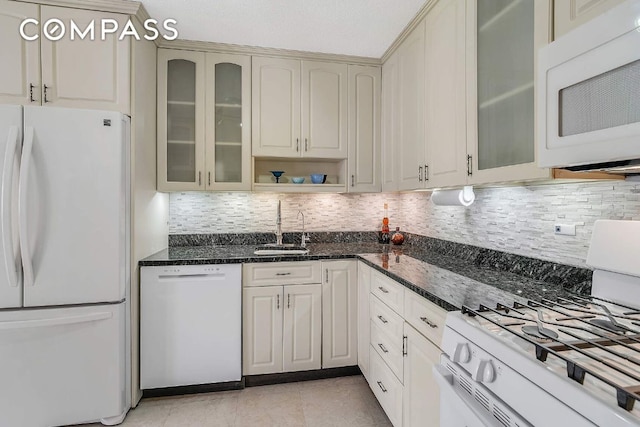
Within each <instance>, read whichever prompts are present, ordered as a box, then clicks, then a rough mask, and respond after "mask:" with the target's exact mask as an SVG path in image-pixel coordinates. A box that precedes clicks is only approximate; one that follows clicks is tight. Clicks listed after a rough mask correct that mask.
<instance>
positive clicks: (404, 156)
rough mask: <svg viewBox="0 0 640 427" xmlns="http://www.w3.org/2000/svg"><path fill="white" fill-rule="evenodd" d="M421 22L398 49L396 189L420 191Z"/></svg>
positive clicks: (421, 169)
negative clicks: (418, 189)
mask: <svg viewBox="0 0 640 427" xmlns="http://www.w3.org/2000/svg"><path fill="white" fill-rule="evenodd" d="M424 25H425V24H424V21H422V22H421V23H420V24H419V25H418V26H417V27H416V28H415V29H414V30H413V32H411V34H409V36H408V37H407V38H406V39H405V40H404V41H403V42H402V44H401V45H400V47H399V48H398V78H399V81H400V84H399V87H398V89H399V100H398V127H399V132H398V133H399V135H398V136H399V139H398V141H397V146H396V151H397V158H396V159H395V162H396V163H395V164H396V168H397V171H396V173H397V178H398V189H399V190H414V189H417V188H422V187H423V181H422V173H423V168H424V144H425V142H424V141H425V140H424V124H425V116H424V103H425V92H424V86H425V78H424V65H425V58H424V54H425V39H424V35H425V26H424Z"/></svg>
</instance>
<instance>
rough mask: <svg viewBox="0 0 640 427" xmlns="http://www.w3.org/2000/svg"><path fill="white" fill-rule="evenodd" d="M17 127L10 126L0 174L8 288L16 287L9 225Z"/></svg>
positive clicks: (11, 236)
mask: <svg viewBox="0 0 640 427" xmlns="http://www.w3.org/2000/svg"><path fill="white" fill-rule="evenodd" d="M18 137H19V133H18V127H17V126H11V127H10V128H9V135H8V136H7V147H6V149H5V152H4V165H3V169H2V171H3V173H2V212H0V215H1V216H2V219H1V223H2V250H3V251H4V263H5V267H6V270H7V279H8V280H9V286H11V287H14V288H15V287H17V286H18V271H17V270H16V262H15V259H14V258H13V236H14V230H13V227H12V223H11V197H12V196H13V163H14V158H15V154H16V150H17V149H18Z"/></svg>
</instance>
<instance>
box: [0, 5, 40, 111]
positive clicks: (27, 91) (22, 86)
mask: <svg viewBox="0 0 640 427" xmlns="http://www.w3.org/2000/svg"><path fill="white" fill-rule="evenodd" d="M39 10H40V7H39V6H38V5H36V4H31V3H20V2H16V1H9V0H0V40H2V49H0V63H1V64H2V67H1V68H0V104H20V105H29V104H31V103H32V102H33V103H34V105H35V104H40V95H41V94H40V39H38V40H34V41H30V42H28V41H26V40H24V39H23V38H22V37H20V30H19V29H20V23H21V22H22V21H23V20H24V19H26V18H38V16H39ZM34 32H36V33H37V32H39V28H37V29H35V30H34Z"/></svg>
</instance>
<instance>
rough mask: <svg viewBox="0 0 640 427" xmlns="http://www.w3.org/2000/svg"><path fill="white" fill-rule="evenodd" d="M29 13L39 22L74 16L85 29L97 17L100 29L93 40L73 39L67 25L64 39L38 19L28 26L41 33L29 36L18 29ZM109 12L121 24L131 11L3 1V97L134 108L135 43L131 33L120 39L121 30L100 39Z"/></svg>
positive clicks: (0, 86)
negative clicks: (48, 34)
mask: <svg viewBox="0 0 640 427" xmlns="http://www.w3.org/2000/svg"><path fill="white" fill-rule="evenodd" d="M25 18H35V19H39V22H46V21H48V20H49V19H52V18H57V19H60V20H61V21H62V22H64V23H69V22H71V20H73V22H75V23H76V24H77V25H78V27H79V28H80V29H85V28H86V27H87V26H88V25H89V23H90V22H91V21H94V22H96V23H98V24H96V25H97V26H98V29H97V30H96V32H95V34H96V37H94V40H90V39H89V38H86V39H84V40H79V39H78V38H77V36H76V39H75V40H71V38H70V32H71V31H70V28H69V27H67V28H66V32H65V35H64V36H63V37H62V38H61V39H60V40H58V41H52V40H49V38H47V37H44V36H43V35H42V34H41V28H40V26H39V25H36V24H33V25H27V26H26V27H25V33H26V34H27V35H29V36H38V39H37V40H34V41H25V40H23V39H22V38H21V36H20V32H19V27H20V23H21V22H22V21H23V20H24V19H25ZM104 18H108V19H114V20H115V21H117V22H118V25H119V27H120V28H122V27H123V26H124V25H125V23H126V22H127V20H128V19H129V16H128V15H121V14H115V13H107V12H96V11H90V10H80V9H72V8H65V7H56V6H44V5H43V6H38V5H35V4H27V3H20V2H14V1H6V0H3V1H0V36H1V37H2V43H3V48H2V49H1V50H0V62H1V63H2V64H3V67H2V70H0V103H10V104H21V105H44V106H57V107H69V108H88V109H99V110H114V111H120V112H123V113H129V110H130V58H129V56H130V50H131V43H130V41H129V39H127V38H125V39H124V40H122V41H119V40H118V35H117V34H110V35H108V36H107V37H106V39H105V40H101V39H100V37H99V36H97V34H98V33H99V22H100V20H101V19H104ZM87 37H90V36H89V35H88V36H87Z"/></svg>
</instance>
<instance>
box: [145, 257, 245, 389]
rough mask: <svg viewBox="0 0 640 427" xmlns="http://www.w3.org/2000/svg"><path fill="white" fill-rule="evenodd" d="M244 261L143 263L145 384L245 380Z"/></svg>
mask: <svg viewBox="0 0 640 427" xmlns="http://www.w3.org/2000/svg"><path fill="white" fill-rule="evenodd" d="M241 271H242V267H241V264H224V265H178V266H162V267H142V268H141V269H140V385H141V388H142V389H143V390H145V389H155V388H164V387H176V386H185V385H197V384H211V383H221V382H229V381H240V380H241V377H242V371H241V363H242V355H241V351H242V350H241V343H242V335H241V334H242V313H241V312H242V280H241V277H242V276H241V275H242V273H241Z"/></svg>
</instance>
